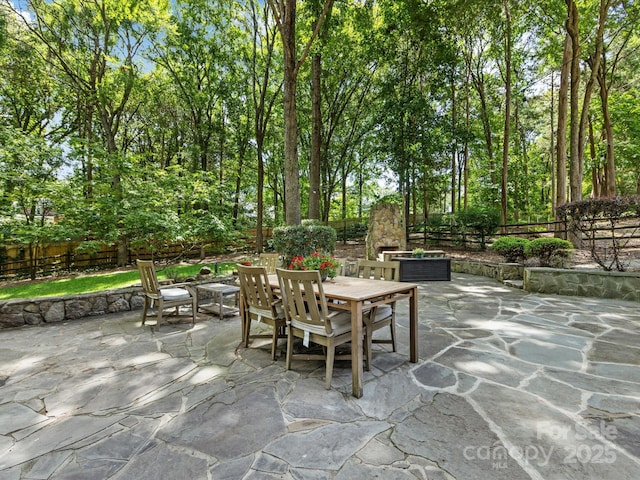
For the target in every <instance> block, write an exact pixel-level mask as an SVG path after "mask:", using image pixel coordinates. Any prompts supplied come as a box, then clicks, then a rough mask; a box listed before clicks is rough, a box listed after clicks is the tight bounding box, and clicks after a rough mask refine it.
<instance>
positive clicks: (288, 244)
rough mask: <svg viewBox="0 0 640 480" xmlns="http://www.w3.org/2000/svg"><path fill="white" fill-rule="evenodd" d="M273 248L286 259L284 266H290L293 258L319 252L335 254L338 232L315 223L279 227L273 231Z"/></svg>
mask: <svg viewBox="0 0 640 480" xmlns="http://www.w3.org/2000/svg"><path fill="white" fill-rule="evenodd" d="M273 248H274V250H275V251H276V252H278V253H280V254H282V256H283V257H284V265H288V264H289V263H290V262H291V259H292V258H293V257H306V256H309V255H310V254H311V253H312V252H315V251H317V250H321V251H323V252H328V253H333V251H334V250H335V248H336V231H335V229H333V228H332V227H329V226H326V225H318V224H316V223H314V222H305V224H303V225H289V226H285V227H277V228H274V229H273Z"/></svg>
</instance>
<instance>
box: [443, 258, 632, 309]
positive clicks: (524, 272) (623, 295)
mask: <svg viewBox="0 0 640 480" xmlns="http://www.w3.org/2000/svg"><path fill="white" fill-rule="evenodd" d="M451 271H452V272H458V273H469V274H472V275H482V276H485V277H489V278H495V279H496V280H500V281H505V280H518V279H522V280H523V288H524V289H525V290H526V291H528V292H535V293H553V294H557V295H567V296H578V297H596V298H617V299H620V300H631V301H636V302H639V301H640V274H639V273H637V272H605V271H604V270H592V269H566V268H564V269H563V268H546V267H524V266H523V265H519V264H515V263H499V264H491V263H482V262H472V261H469V260H453V259H452V260H451Z"/></svg>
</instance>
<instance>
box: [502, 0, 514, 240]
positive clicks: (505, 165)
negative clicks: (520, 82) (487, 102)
mask: <svg viewBox="0 0 640 480" xmlns="http://www.w3.org/2000/svg"><path fill="white" fill-rule="evenodd" d="M503 8H504V16H505V22H506V32H505V39H504V41H505V46H504V63H505V65H504V68H505V77H504V88H505V100H504V102H505V107H504V135H503V143H502V182H501V195H500V205H501V213H502V225H503V229H506V225H507V183H508V174H509V141H510V136H511V12H510V11H509V1H508V0H505V1H504V2H503Z"/></svg>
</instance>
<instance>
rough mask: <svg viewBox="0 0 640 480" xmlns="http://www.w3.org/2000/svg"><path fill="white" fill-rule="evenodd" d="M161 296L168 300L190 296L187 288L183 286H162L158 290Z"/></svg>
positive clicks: (188, 297) (184, 298)
mask: <svg viewBox="0 0 640 480" xmlns="http://www.w3.org/2000/svg"><path fill="white" fill-rule="evenodd" d="M160 293H161V294H162V298H163V299H165V300H166V301H168V302H171V301H174V300H188V299H190V298H191V295H190V294H189V291H188V290H185V289H184V288H163V289H162V290H160Z"/></svg>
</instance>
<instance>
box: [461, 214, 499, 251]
mask: <svg viewBox="0 0 640 480" xmlns="http://www.w3.org/2000/svg"><path fill="white" fill-rule="evenodd" d="M456 218H457V219H458V221H459V222H460V223H461V224H462V225H464V227H465V230H467V231H469V232H471V235H473V236H475V237H477V238H478V239H479V240H480V248H481V249H482V250H484V249H485V248H486V241H487V238H488V237H490V236H491V235H493V234H494V233H495V232H496V230H498V227H499V226H500V211H499V210H498V209H496V208H493V207H469V208H467V209H466V210H463V211H461V212H457V213H456Z"/></svg>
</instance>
